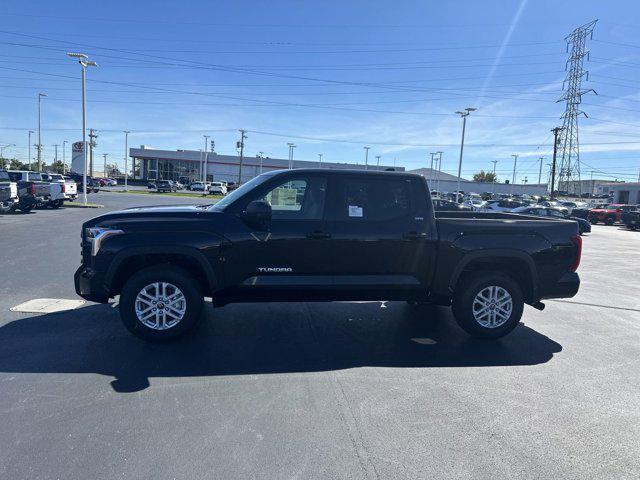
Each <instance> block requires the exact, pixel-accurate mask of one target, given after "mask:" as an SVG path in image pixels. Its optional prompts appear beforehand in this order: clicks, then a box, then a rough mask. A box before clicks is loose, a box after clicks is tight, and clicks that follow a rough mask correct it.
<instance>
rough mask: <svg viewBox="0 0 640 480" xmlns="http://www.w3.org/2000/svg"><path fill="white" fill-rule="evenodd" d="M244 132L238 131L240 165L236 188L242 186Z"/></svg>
mask: <svg viewBox="0 0 640 480" xmlns="http://www.w3.org/2000/svg"><path fill="white" fill-rule="evenodd" d="M245 132H246V130H240V141H239V142H238V147H239V148H240V165H239V167H238V186H240V185H241V184H242V160H243V158H242V157H243V155H244V140H245V138H247V136H246V135H245Z"/></svg>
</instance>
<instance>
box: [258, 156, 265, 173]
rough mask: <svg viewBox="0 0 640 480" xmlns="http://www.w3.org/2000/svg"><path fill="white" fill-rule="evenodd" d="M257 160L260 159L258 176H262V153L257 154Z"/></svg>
mask: <svg viewBox="0 0 640 480" xmlns="http://www.w3.org/2000/svg"><path fill="white" fill-rule="evenodd" d="M258 158H259V159H260V175H262V162H263V161H264V152H258Z"/></svg>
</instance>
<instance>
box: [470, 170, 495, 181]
mask: <svg viewBox="0 0 640 480" xmlns="http://www.w3.org/2000/svg"><path fill="white" fill-rule="evenodd" d="M473 181H474V182H482V183H494V182H497V181H498V178H497V177H496V174H495V173H493V172H485V171H484V170H480V171H479V172H478V173H474V174H473Z"/></svg>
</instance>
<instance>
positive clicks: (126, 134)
mask: <svg viewBox="0 0 640 480" xmlns="http://www.w3.org/2000/svg"><path fill="white" fill-rule="evenodd" d="M129 133H131V132H129V130H124V191H125V192H128V191H129V184H128V183H127V179H128V178H129Z"/></svg>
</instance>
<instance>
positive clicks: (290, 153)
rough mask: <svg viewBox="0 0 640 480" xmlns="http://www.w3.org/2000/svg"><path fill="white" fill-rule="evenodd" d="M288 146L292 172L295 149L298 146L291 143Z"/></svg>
mask: <svg viewBox="0 0 640 480" xmlns="http://www.w3.org/2000/svg"><path fill="white" fill-rule="evenodd" d="M287 145H288V147H289V170H291V169H292V168H293V149H294V148H296V146H295V145H294V144H293V143H291V142H289V143H287Z"/></svg>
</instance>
